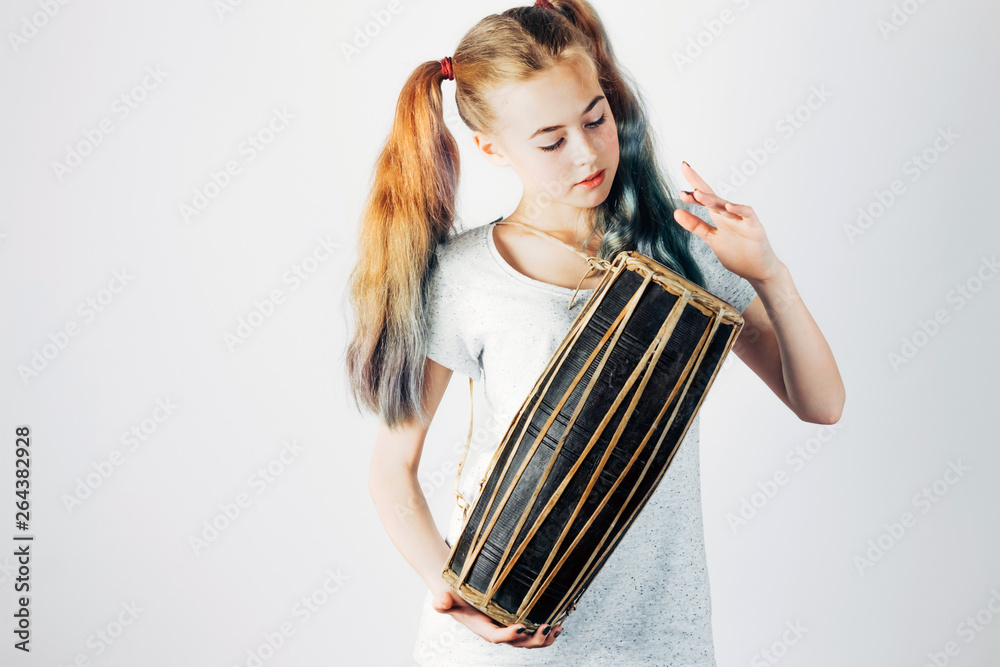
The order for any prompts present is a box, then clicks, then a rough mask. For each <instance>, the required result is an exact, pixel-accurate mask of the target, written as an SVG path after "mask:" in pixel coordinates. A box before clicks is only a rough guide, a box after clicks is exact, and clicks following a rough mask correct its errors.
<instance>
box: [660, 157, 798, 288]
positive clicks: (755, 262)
mask: <svg viewBox="0 0 1000 667" xmlns="http://www.w3.org/2000/svg"><path fill="white" fill-rule="evenodd" d="M681 164H682V168H681V170H682V172H683V173H684V178H686V179H687V180H688V182H689V183H690V184H691V185H693V186H694V190H692V191H690V192H689V191H686V190H682V191H681V200H682V201H684V202H685V203H694V204H700V205H702V206H704V207H706V208H707V209H708V211H709V214H710V215H711V217H712V221H713V222H714V223H715V226H714V227H713V226H712V225H710V224H708V223H707V222H705V221H704V220H702V219H701V218H699V217H698V216H696V215H693V214H691V213H689V212H687V211H685V210H682V209H677V210H676V211H674V220H675V221H676V222H677V224H679V225H680V226H681V227H683V228H684V229H686V230H688V231H689V232H692V233H694V234H697V235H698V236H700V237H701V238H703V239H704V240H705V243H707V244H708V246H709V247H710V248H711V249H712V251H713V252H714V253H715V256H716V257H718V258H719V262H721V263H722V265H723V266H724V267H726V268H727V269H729V270H730V271H732V272H733V273H735V274H736V275H738V276H740V277H742V278H746V279H747V280H759V281H764V280H768V279H769V278H772V277H774V276H775V275H776V274H777V272H778V269H779V267H780V266H781V261H780V260H779V259H778V258H777V256H776V255H775V254H774V251H773V250H772V249H771V244H770V243H769V242H768V240H767V234H765V233H764V227H763V225H761V224H760V220H758V219H757V214H756V213H754V211H753V209H752V208H750V207H749V206H744V205H742V204H734V203H732V202H729V201H726V200H725V199H722V198H721V197H719V196H718V195H716V194H715V192H714V191H713V190H712V188H710V187H709V185H708V183H706V182H705V181H704V180H703V179H702V178H701V176H699V175H698V173H697V172H696V171H695V170H694V169H692V168H691V165H689V164H688V163H687V162H682V163H681Z"/></svg>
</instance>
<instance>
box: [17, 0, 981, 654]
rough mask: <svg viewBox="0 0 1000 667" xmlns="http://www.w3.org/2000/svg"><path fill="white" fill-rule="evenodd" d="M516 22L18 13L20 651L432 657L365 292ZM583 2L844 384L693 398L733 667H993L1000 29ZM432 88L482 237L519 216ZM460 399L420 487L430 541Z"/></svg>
mask: <svg viewBox="0 0 1000 667" xmlns="http://www.w3.org/2000/svg"><path fill="white" fill-rule="evenodd" d="M509 6H510V5H508V4H505V3H496V2H457V1H453V0H442V1H440V2H435V3H427V2H420V1H417V0H398V1H397V0H394V1H393V2H387V1H385V0H377V1H374V2H369V1H365V2H351V3H346V2H337V3H322V2H304V1H292V2H281V3H278V2H263V1H261V0H242V1H237V0H219V1H216V2H211V1H209V0H203V1H200V2H175V3H154V4H150V3H134V2H132V3H130V2H123V1H121V0H117V1H115V0H103V1H100V2H87V3H84V2H66V3H62V2H59V1H57V0H35V1H29V0H14V1H11V2H7V3H5V5H4V8H3V10H2V12H0V29H2V30H0V31H2V33H3V44H2V45H0V82H2V91H3V104H2V107H0V113H2V120H3V122H2V124H0V134H2V147H3V160H2V165H3V166H2V170H3V171H2V178H0V195H2V196H0V202H2V207H0V294H2V301H0V307H2V310H3V312H4V319H3V325H2V345H0V388H2V389H0V390H2V398H0V406H2V430H0V434H2V435H0V441H2V443H3V447H2V450H3V452H4V453H3V454H2V455H0V499H2V502H0V506H2V507H3V508H4V512H3V525H4V526H6V528H4V529H3V530H0V540H2V541H3V542H5V546H3V547H2V548H0V554H3V555H0V591H2V593H0V612H2V614H0V615H2V617H3V618H4V619H6V620H5V621H4V623H3V626H2V627H0V630H2V636H3V637H4V645H3V646H2V647H0V656H2V657H0V662H2V663H3V664H10V665H42V664H45V665H70V664H73V663H74V662H76V664H93V665H101V666H112V665H113V666H123V665H179V664H186V665H252V664H255V660H256V661H259V663H260V664H263V665H267V666H268V667H276V666H279V665H347V664H351V665H355V664H371V665H400V666H404V665H409V664H410V662H411V660H410V656H409V651H410V646H411V644H412V641H413V637H414V634H415V631H416V620H417V615H418V612H419V608H420V604H421V601H422V599H423V595H424V590H425V589H424V585H423V582H422V581H421V580H420V579H419V578H418V577H417V576H416V574H415V573H414V572H413V571H412V570H411V568H410V566H409V565H408V564H407V563H406V561H405V560H404V559H403V558H402V556H401V555H400V554H399V553H398V552H397V551H396V550H395V547H394V546H393V545H392V543H391V542H390V540H389V538H388V537H387V535H386V533H385V531H384V530H383V528H382V525H381V523H380V521H379V519H378V516H377V514H376V512H375V508H374V506H373V504H372V502H371V500H370V498H369V495H368V490H367V474H368V462H369V460H370V455H371V450H372V444H373V439H374V435H375V432H376V429H377V420H376V419H375V418H374V417H372V416H370V415H359V414H358V413H357V412H356V411H355V409H354V408H353V406H352V405H351V403H350V402H349V400H348V395H347V388H346V384H345V379H344V371H343V357H344V350H345V346H346V343H347V336H348V334H349V330H348V319H347V318H348V315H349V309H348V307H347V301H346V298H345V296H344V292H343V289H344V286H345V283H346V279H347V275H348V272H349V271H350V269H351V267H352V266H353V263H354V260H355V257H356V247H355V246H356V232H357V227H358V216H359V214H360V211H361V205H362V202H363V197H364V194H365V192H366V190H367V187H368V185H369V183H370V180H369V179H370V177H371V168H372V165H373V163H374V160H375V158H376V155H377V152H378V149H379V147H380V146H381V143H382V141H383V140H384V138H385V135H386V133H387V131H388V129H389V127H390V124H391V121H392V116H393V113H394V108H395V104H396V99H397V95H398V93H399V90H400V87H401V85H402V83H403V81H404V80H405V78H406V77H407V76H408V75H409V73H410V72H411V71H412V70H413V68H414V67H416V66H417V65H418V64H419V63H421V62H423V61H427V60H438V59H440V58H442V57H444V56H445V55H450V54H451V53H452V51H453V49H454V47H455V45H456V44H457V43H458V41H459V39H460V38H461V36H462V34H464V32H465V31H466V30H468V29H469V28H470V27H471V26H472V25H473V24H474V23H475V22H476V21H478V20H479V19H480V18H482V17H483V16H485V15H487V14H490V13H494V12H500V11H503V10H504V9H506V8H508V7H509ZM595 6H596V7H597V8H598V10H599V11H600V13H601V16H602V17H603V19H604V21H605V22H606V26H607V28H608V30H609V32H610V35H611V39H612V43H613V46H614V48H615V49H616V51H617V54H618V56H619V57H620V59H621V62H622V64H623V65H624V66H625V67H626V68H627V69H628V70H629V71H630V72H631V73H632V74H633V75H634V77H635V79H636V80H637V81H638V83H639V85H640V88H641V91H642V93H643V94H644V96H645V97H646V99H647V100H648V102H649V104H650V111H651V113H652V116H653V118H654V119H655V127H656V131H657V138H658V140H659V142H660V147H661V148H662V154H661V157H662V159H663V163H664V166H665V168H666V169H667V171H668V172H669V174H670V175H671V177H672V178H673V180H674V183H675V185H676V186H678V187H685V188H687V187H688V185H689V184H688V183H686V182H685V181H684V180H683V178H682V177H681V175H680V162H681V160H687V161H688V162H689V163H690V164H691V165H692V166H693V167H694V168H695V169H696V170H698V171H699V173H701V175H702V176H703V177H704V178H705V179H706V180H707V181H708V182H709V183H710V184H711V185H712V186H713V187H715V188H716V190H717V191H719V192H720V194H722V195H723V196H724V197H726V198H728V199H731V200H733V201H736V202H738V203H744V204H749V205H751V206H753V207H754V209H755V210H756V211H757V213H758V215H759V217H760V220H761V221H762V223H763V225H764V227H765V229H766V230H767V233H768V236H769V238H770V240H771V243H772V245H773V247H774V249H775V251H776V253H777V254H778V256H779V257H780V259H781V260H782V261H784V262H785V263H786V264H787V265H788V266H789V268H790V269H791V272H792V276H793V278H794V280H795V284H796V285H797V287H798V290H799V291H800V293H801V295H802V296H803V298H804V300H805V302H806V304H807V306H808V308H809V310H810V312H811V313H812V315H813V316H814V317H815V319H816V321H817V322H818V323H819V325H820V327H821V329H822V330H823V332H824V334H825V336H826V338H827V340H828V341H829V343H830V345H831V347H832V349H833V351H834V354H835V355H836V358H837V361H838V363H839V366H840V369H841V372H842V374H843V377H844V381H845V384H846V387H847V403H846V406H845V410H844V414H843V418H842V420H841V421H840V423H839V424H838V425H836V427H833V428H831V427H820V426H818V425H815V424H808V423H803V422H801V421H799V420H798V419H797V418H796V417H795V416H794V415H793V414H792V413H791V412H790V411H789V410H788V409H787V408H786V407H785V406H784V405H783V404H781V402H780V401H778V400H777V399H776V398H775V396H774V395H773V394H772V393H771V391H770V390H769V389H767V387H766V386H765V385H764V384H763V383H762V382H761V381H760V380H759V379H758V378H757V377H756V376H755V375H753V374H752V373H751V372H749V371H748V370H747V368H746V367H745V366H743V365H742V364H741V363H740V362H739V360H738V359H736V358H735V357H733V358H732V361H731V363H729V364H727V366H726V367H725V369H724V371H723V372H722V374H721V375H720V377H719V378H718V381H717V382H716V384H715V387H714V388H713V390H712V392H711V394H710V396H709V399H708V400H707V402H706V404H705V405H704V408H703V411H702V413H701V414H702V426H701V428H702V443H701V460H702V474H703V486H702V489H703V497H704V513H705V514H704V523H705V534H706V544H707V550H708V560H709V568H710V576H711V582H712V596H713V597H712V599H713V608H714V617H713V623H714V632H715V645H716V653H717V659H718V664H719V665H720V667H723V666H725V667H736V666H739V665H751V666H754V665H763V664H768V665H770V664H781V665H782V666H785V665H787V666H788V667H792V666H795V665H809V666H815V665H845V664H850V665H858V666H869V665H870V666H885V665H914V666H918V665H925V664H934V665H942V664H948V665H960V666H968V667H972V666H979V665H986V664H994V663H995V661H996V656H997V655H1000V618H998V616H997V614H998V612H1000V569H998V568H997V563H998V562H1000V536H998V533H997V527H996V526H997V522H996V509H997V507H998V504H1000V490H998V489H1000V487H998V485H997V484H996V483H995V480H996V479H997V476H998V473H1000V453H998V450H997V429H996V426H995V415H996V409H997V398H998V395H1000V392H998V389H997V372H998V370H1000V364H998V362H997V353H996V350H995V347H994V345H995V340H996V330H997V324H998V319H997V318H998V316H997V312H998V311H997V304H998V298H1000V277H998V276H997V272H998V271H1000V267H998V265H997V263H996V262H997V254H998V251H1000V232H998V227H997V214H996V212H995V210H994V200H995V195H994V193H995V188H996V182H997V178H998V176H1000V173H998V171H1000V170H998V169H997V162H996V160H997V154H998V149H1000V142H998V138H1000V133H998V131H997V129H996V119H997V117H998V111H1000V104H998V100H1000V95H998V93H997V87H996V83H997V69H996V65H997V62H998V49H997V46H996V40H995V34H994V33H995V30H994V28H995V26H996V25H997V24H998V21H1000V9H998V6H997V5H996V4H995V3H987V2H983V1H981V2H972V1H968V0H965V1H959V2H951V3H944V2H918V1H917V0H879V1H877V2H859V1H854V0H852V1H848V2H838V3H834V2H820V1H815V0H813V1H805V2H791V1H789V0H785V1H782V2H778V1H775V0H768V1H765V0H752V1H749V0H747V1H744V0H740V1H738V2H734V1H732V0H713V1H711V2H677V1H672V2H656V3H654V2H648V1H644V2H608V1H606V0H595ZM444 92H445V97H446V99H447V101H448V102H447V103H448V107H447V108H448V122H449V127H450V128H451V129H452V131H453V132H454V134H455V136H456V138H457V139H458V141H459V142H460V144H461V146H462V172H461V190H460V195H459V214H460V220H459V224H461V225H463V226H472V225H478V224H483V223H486V222H488V221H490V220H493V219H495V218H496V217H498V216H500V215H506V214H508V213H509V212H510V211H511V210H512V209H513V207H514V205H515V204H516V202H517V199H518V197H519V194H520V187H519V182H518V180H517V178H516V176H515V175H514V174H513V172H512V171H511V170H499V169H497V168H495V167H493V166H491V165H489V164H488V163H487V162H486V161H485V160H483V159H482V158H481V157H479V156H478V155H477V154H476V153H475V152H474V150H473V148H474V147H473V146H472V144H471V141H470V132H469V131H468V129H467V128H466V127H465V126H464V125H462V124H461V121H460V120H459V118H458V116H457V114H456V113H455V110H454V84H453V83H452V82H448V81H446V82H444ZM459 380H461V378H456V381H453V383H452V385H451V387H450V388H449V390H448V393H447V395H446V397H445V399H444V403H443V404H442V406H441V409H440V413H439V416H438V417H437V419H436V421H435V424H434V426H433V428H432V431H431V433H430V435H429V437H428V441H427V447H426V449H425V452H426V453H425V459H424V460H423V462H422V465H421V472H420V474H421V481H422V482H423V483H424V487H425V491H426V493H427V495H428V498H429V501H430V503H431V505H432V507H433V508H434V511H435V516H436V517H437V519H438V522H439V526H442V527H443V526H444V522H445V519H446V517H447V516H448V511H449V506H450V505H449V504H450V502H451V500H452V495H451V488H452V487H451V485H452V484H453V482H454V480H453V478H452V475H451V474H450V473H448V472H447V471H450V470H452V468H451V466H452V465H453V464H454V462H455V461H456V460H457V454H456V443H458V444H461V443H462V442H463V441H464V437H465V433H466V429H467V426H468V417H469V413H468V410H469V396H468V389H467V386H466V385H465V383H464V382H462V381H459ZM475 398H476V401H477V402H476V406H477V407H480V408H481V407H482V406H483V402H482V395H481V394H479V393H477V396H476V397H475ZM482 412H483V411H482V410H480V411H479V413H478V414H479V415H480V416H481V415H482ZM23 425H28V426H30V429H31V445H30V448H31V463H30V471H31V477H30V482H31V487H30V502H31V510H30V512H31V515H30V526H29V529H28V530H27V531H19V530H18V529H17V528H16V527H15V524H14V521H15V516H14V512H15V505H14V503H15V501H16V500H19V498H17V497H16V496H15V495H14V493H15V485H14V484H15V468H14V465H15V464H14V457H15V447H14V445H15V430H14V429H15V427H16V426H23ZM776 480H780V483H779V481H776ZM20 533H30V534H32V535H34V536H35V539H34V541H33V542H32V559H31V564H30V585H31V590H30V597H31V601H30V610H31V616H30V621H31V633H32V634H31V649H32V650H31V653H30V654H24V653H23V652H21V651H17V650H15V649H14V648H13V644H14V635H13V630H14V622H15V621H14V617H13V614H14V612H15V609H16V606H17V605H16V597H18V595H20V594H17V593H16V592H15V589H14V586H15V583H16V579H17V577H18V572H17V563H16V562H15V558H14V556H13V552H14V548H15V542H14V540H13V537H14V535H15V534H20ZM582 602H583V603H585V602H586V598H583V601H582ZM789 626H795V627H798V628H800V631H799V634H798V635H794V634H789V633H788V632H787V629H788V627H789ZM802 628H804V630H801V629H802ZM793 639H794V642H793V641H792V640H793ZM765 650H766V651H769V652H770V655H771V660H768V659H767V658H766V657H765V656H764V654H763V653H762V651H765Z"/></svg>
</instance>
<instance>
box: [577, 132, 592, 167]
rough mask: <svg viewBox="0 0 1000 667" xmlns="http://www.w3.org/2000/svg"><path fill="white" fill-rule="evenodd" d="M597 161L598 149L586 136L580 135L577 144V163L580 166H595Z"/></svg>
mask: <svg viewBox="0 0 1000 667" xmlns="http://www.w3.org/2000/svg"><path fill="white" fill-rule="evenodd" d="M596 159H597V148H596V147H595V146H594V143H593V142H592V141H591V140H590V139H589V138H588V137H587V135H586V134H580V139H579V141H578V142H577V149H576V161H577V164H579V165H588V164H593V162H594V160H596Z"/></svg>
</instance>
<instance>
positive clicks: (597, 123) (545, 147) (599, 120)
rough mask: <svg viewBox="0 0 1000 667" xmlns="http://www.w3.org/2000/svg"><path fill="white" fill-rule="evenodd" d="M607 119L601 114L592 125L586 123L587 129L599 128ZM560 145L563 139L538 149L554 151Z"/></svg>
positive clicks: (604, 114) (606, 115)
mask: <svg viewBox="0 0 1000 667" xmlns="http://www.w3.org/2000/svg"><path fill="white" fill-rule="evenodd" d="M607 117H608V114H607V113H603V114H601V117H600V118H598V119H597V120H595V121H594V122H593V123H587V127H589V128H596V127H599V126H600V125H602V124H603V123H604V121H605V120H607ZM562 143H563V139H562V138H560V139H559V141H557V142H556V143H554V144H552V145H551V146H539V148H540V149H541V150H543V151H554V150H555V149H557V148H559V147H560V146H562Z"/></svg>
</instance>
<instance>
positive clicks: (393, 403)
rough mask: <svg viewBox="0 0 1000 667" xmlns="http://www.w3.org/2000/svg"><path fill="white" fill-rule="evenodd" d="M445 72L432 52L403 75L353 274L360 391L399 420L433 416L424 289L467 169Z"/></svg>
mask: <svg viewBox="0 0 1000 667" xmlns="http://www.w3.org/2000/svg"><path fill="white" fill-rule="evenodd" d="M443 80H444V75H443V74H442V72H441V64H440V63H439V62H438V61H430V62H425V63H423V64H421V65H420V66H418V67H417V68H416V69H415V70H414V71H413V73H412V74H411V75H410V77H409V78H408V79H407V81H406V83H405V84H404V85H403V90H402V91H401V92H400V94H399V100H398V101H397V104H396V114H395V118H394V119H393V124H392V129H391V131H390V132H389V136H388V138H387V139H386V141H385V144H384V146H383V148H382V151H381V153H380V154H379V157H378V159H377V161H376V163H375V167H374V170H373V184H372V188H371V191H370V193H369V195H368V198H367V200H366V202H365V205H364V210H363V213H362V215H361V223H360V231H359V234H358V263H357V265H356V266H355V268H354V270H353V271H352V272H351V275H350V278H349V287H348V289H349V294H350V301H351V305H352V307H353V310H354V314H355V331H354V337H353V338H352V340H351V341H350V343H349V345H348V347H347V354H346V362H347V374H348V381H349V384H350V386H351V393H352V397H353V399H354V402H355V404H356V405H358V406H359V407H363V408H365V409H367V410H368V411H370V412H374V413H377V414H378V415H380V416H381V418H382V420H383V421H384V422H385V423H386V424H388V425H390V426H396V425H398V424H400V423H402V422H405V421H408V420H410V419H417V420H419V421H420V422H425V415H424V411H423V401H422V393H423V392H422V387H423V370H424V345H425V343H424V327H423V310H424V298H425V293H424V292H425V287H426V282H427V281H426V278H427V276H428V275H429V273H430V271H431V270H433V268H434V261H435V259H436V256H435V254H434V252H435V249H436V248H437V245H438V243H440V242H441V241H443V240H444V239H445V238H446V237H447V236H448V235H449V234H450V233H451V230H452V225H453V221H454V219H455V194H456V191H457V189H458V173H459V154H458V144H457V143H456V142H455V138H454V137H453V136H452V134H451V132H450V131H449V130H448V128H447V126H446V125H445V121H444V112H443V105H442V93H441V82H442V81H443Z"/></svg>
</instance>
